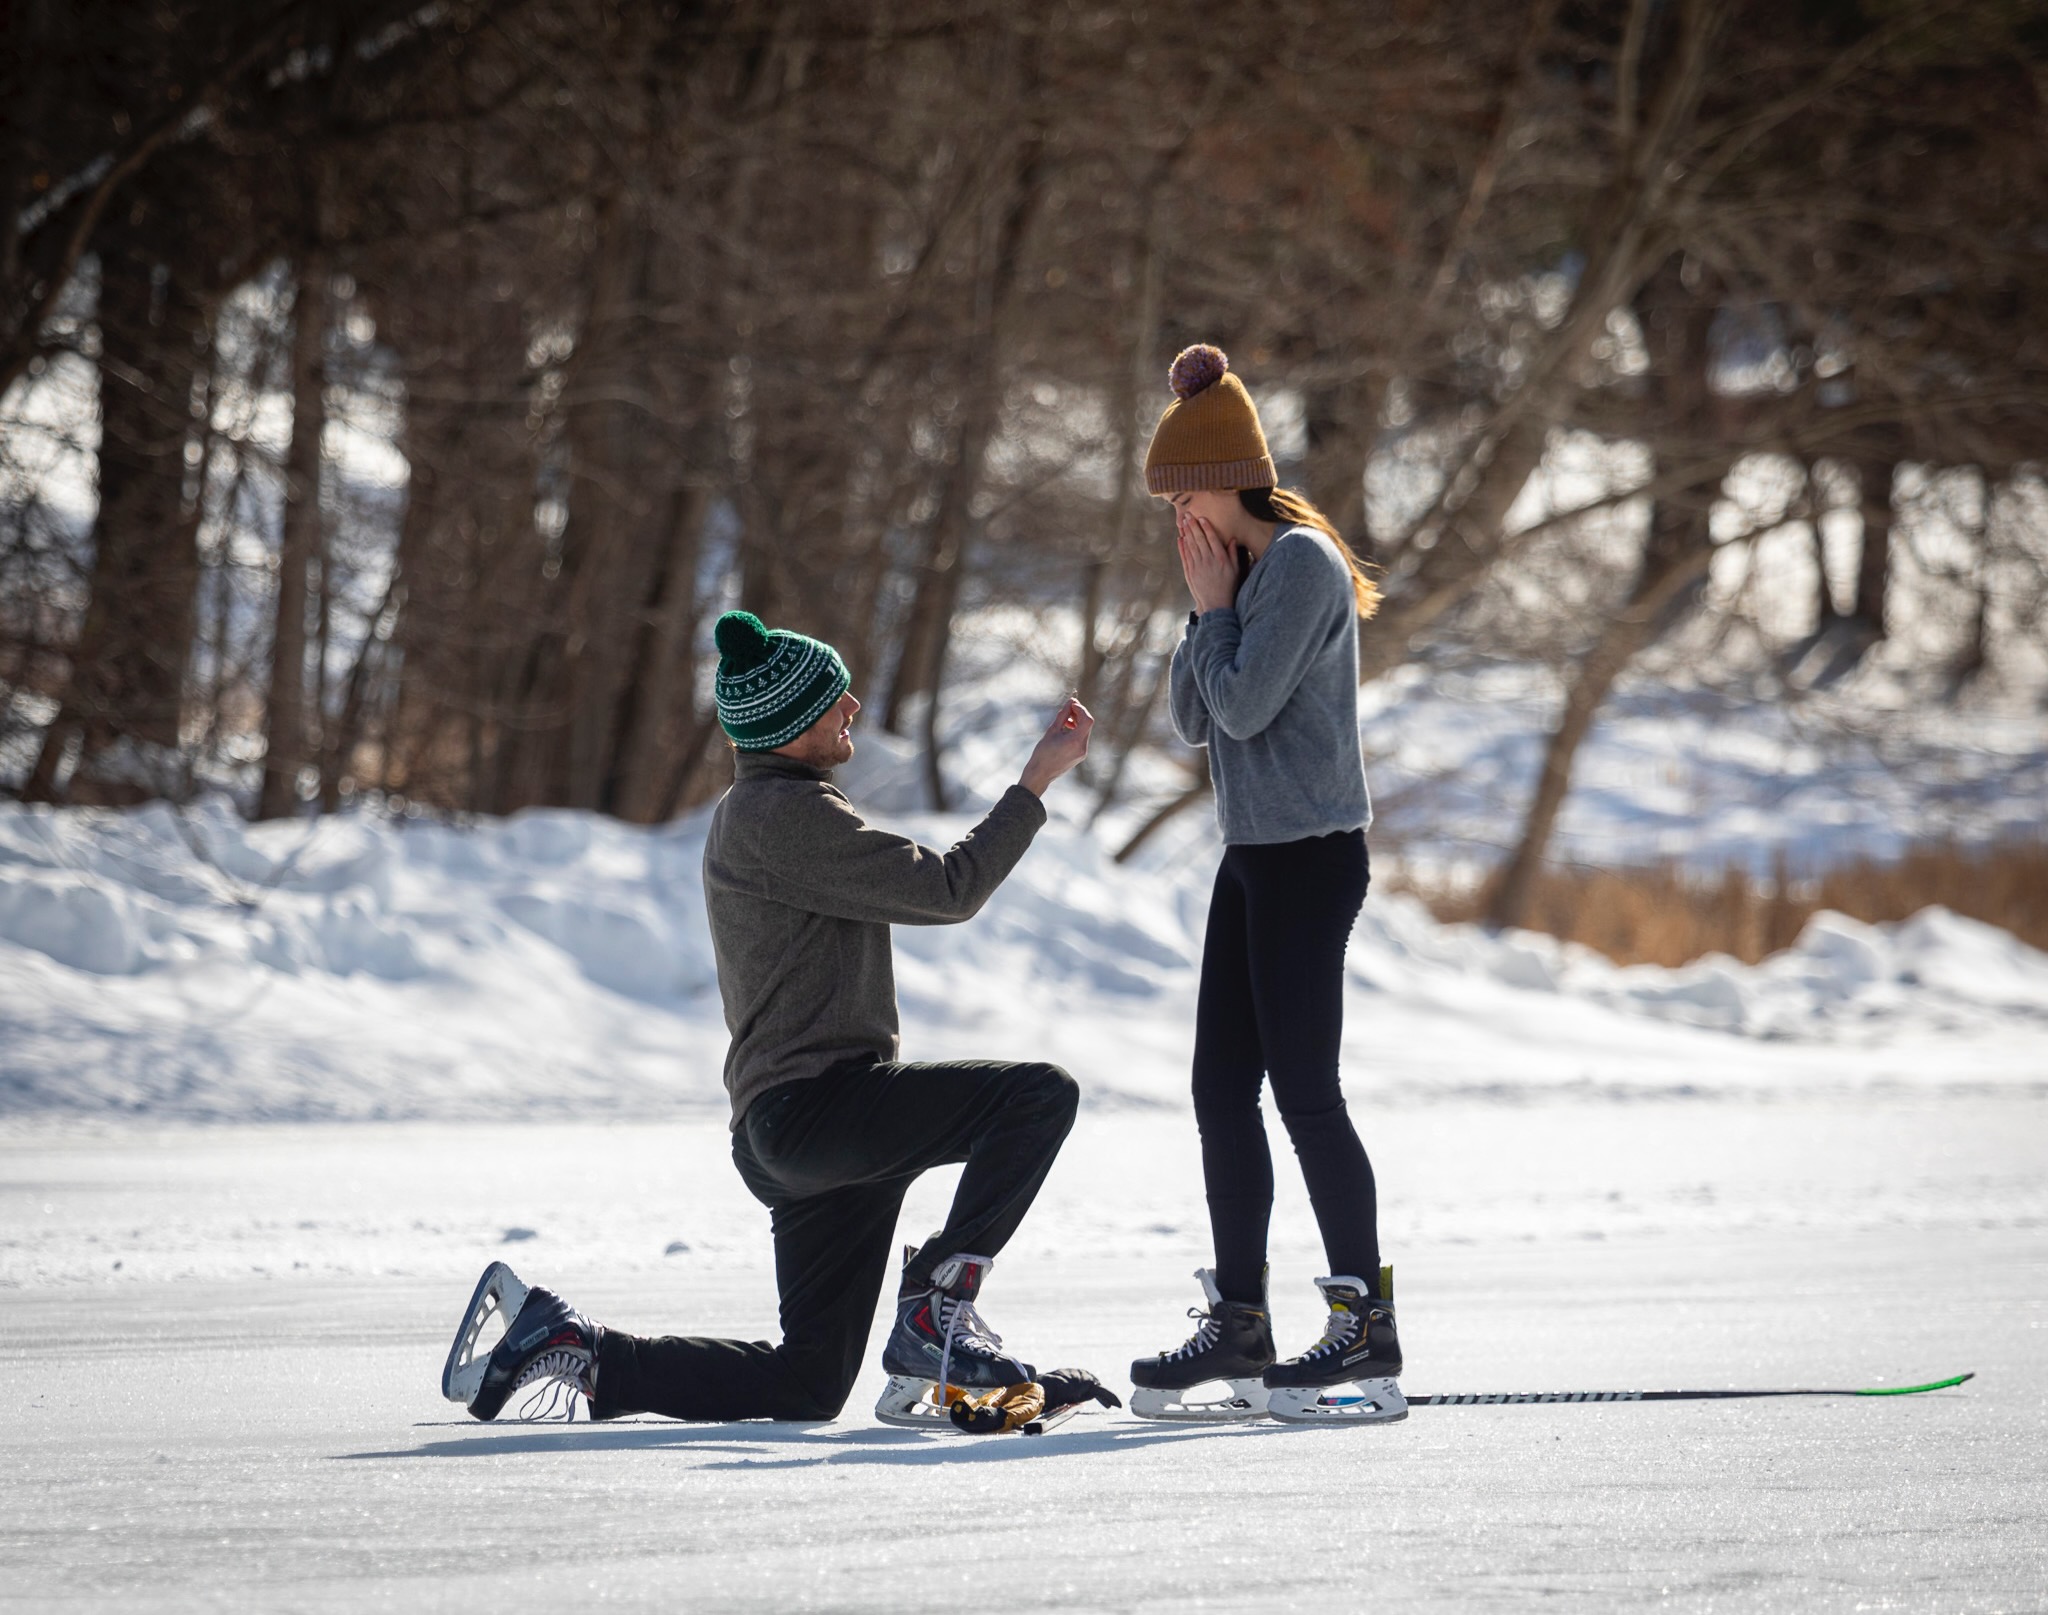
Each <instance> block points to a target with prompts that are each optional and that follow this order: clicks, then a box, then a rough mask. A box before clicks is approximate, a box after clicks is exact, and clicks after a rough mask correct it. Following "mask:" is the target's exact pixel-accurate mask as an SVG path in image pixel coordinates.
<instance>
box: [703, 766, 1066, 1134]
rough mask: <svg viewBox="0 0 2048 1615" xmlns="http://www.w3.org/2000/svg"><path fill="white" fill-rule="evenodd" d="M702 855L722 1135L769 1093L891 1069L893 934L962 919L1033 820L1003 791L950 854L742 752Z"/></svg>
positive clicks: (827, 786) (1030, 802)
mask: <svg viewBox="0 0 2048 1615" xmlns="http://www.w3.org/2000/svg"><path fill="white" fill-rule="evenodd" d="M734 773H735V778H734V780H733V783H732V789H731V790H729V791H727V792H726V793H725V796H724V797H723V799H721V800H720V802H719V804H718V807H717V809H716V810H715V811H714V812H713V813H712V815H711V832H710V835H709V836H708V838H707V839H706V840H705V843H704V906H705V909H706V911H707V912H708V914H709V916H710V920H711V949H712V953H713V955H714V957H715V958H716V960H717V964H718V993H719V996H720V997H721V998H722V999H723V1000H724V1001H725V1025H726V1029H727V1030H728V1031H729V1032H731V1034H732V1047H731V1049H730V1050H729V1051H728V1052H727V1054H726V1057H725V1089H726V1092H727V1093H729V1094H730V1095H731V1096H732V1124H733V1126H734V1127H735V1128H737V1127H738V1126H739V1123H740V1118H741V1117H742V1116H744V1115H745V1114H746V1111H747V1106H748V1105H750V1104H752V1103H753V1102H754V1100H756V1099H758V1098H759V1097H760V1096H761V1095H762V1094H764V1093H766V1092H767V1091H768V1090H769V1089H770V1088H775V1087H780V1086H781V1085H782V1084H783V1083H785V1082H795V1081H798V1080H799V1079H801V1078H804V1077H815V1076H817V1075H818V1074H819V1073H820V1072H822V1071H824V1070H825V1069H826V1068H827V1067H828V1066H831V1065H833V1064H835V1063H837V1062H838V1061H841V1060H845V1059H850V1058H852V1057H853V1056H855V1055H862V1054H866V1055H872V1056H874V1057H875V1058H876V1059H879V1060H893V1059H895V1058H896V1048H897V1022H896V971H895V962H894V959H893V957H892V955H891V952H890V947H889V927H890V926H891V925H892V924H893V925H950V924H954V923H956V922H958V921H960V920H964V919H968V918H970V917H971V916H972V915H974V914H975V913H977V912H978V911H979V910H980V908H981V905H982V904H983V903H985V902H987V901H988V898H989V894H990V893H991V892H993V891H994V890H995V889H996V887H998V886H1000V885H1001V884H1002V882H1003V877H1004V876H1006V875H1008V874H1009V872H1010V871H1011V870H1012V869H1014V868H1015V867H1016V865H1017V860H1018V859H1020V858H1022V857H1023V856H1024V851H1025V849H1026V848H1027V847H1029V846H1030V845H1031V838H1032V837H1033V836H1035V835H1037V834H1038V829H1039V826H1040V825H1042V824H1044V823H1045V807H1044V805H1043V804H1042V803H1041V802H1040V801H1039V800H1038V798H1037V797H1035V796H1033V795H1032V794H1031V792H1029V791H1027V790H1025V789H1024V787H1023V786H1021V785H1013V786H1011V787H1010V789H1009V790H1008V791H1006V792H1005V793H1004V794H1003V797H1002V799H1001V800H1000V801H999V802H997V803H996V805H995V806H994V807H992V808H990V809H989V811H988V816H987V817H986V818H984V819H983V820H982V821H981V823H979V824H978V825H976V826H975V827H974V829H973V830H971V831H970V832H969V833H968V834H967V835H966V836H965V837H963V838H962V840H961V841H960V843H959V845H957V846H955V847H954V848H953V849H952V850H951V851H950V852H944V853H941V852H935V851H934V850H933V849H931V848H930V847H922V846H919V845H918V844H917V843H916V842H915V841H912V840H910V839H908V838H907V837H905V836H899V835H892V834H890V833H889V832H888V831H886V830H877V829H876V828H874V827H873V826H872V825H869V824H867V823H865V822H863V821H862V819H861V816H860V814H859V813H857V812H855V811H854V806H853V804H852V803H851V802H849V801H848V800H847V799H846V796H845V793H843V792H842V791H840V790H839V788H838V787H837V786H835V785H834V784H833V783H832V775H831V773H830V772H829V771H828V770H825V769H818V768H812V767H810V766H808V765H807V764H804V763H800V762H797V761H796V760H795V759H793V758H789V757H782V756H778V755H776V754H775V753H774V752H740V753H739V754H738V757H737V762H736V764H735V769H734Z"/></svg>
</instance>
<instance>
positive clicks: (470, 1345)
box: [441, 1262, 526, 1407]
mask: <svg viewBox="0 0 2048 1615" xmlns="http://www.w3.org/2000/svg"><path fill="white" fill-rule="evenodd" d="M525 1305H526V1286H525V1285H524V1284H522V1283H521V1282H520V1281H519V1275H518V1274H517V1273H514V1272H513V1271H512V1269H511V1268H509V1267H507V1266H506V1265H505V1264H504V1263H503V1262H493V1263H491V1265H490V1266H489V1267H487V1268H485V1269H484V1276H483V1277H482V1278H480V1279H478V1280H477V1281H476V1294H474V1295H472V1296H471V1297H470V1298H469V1310H468V1311H467V1312H465V1313H464V1314H463V1315H462V1322H461V1323H460V1324H459V1325H458V1326H457V1327H456V1330H455V1343H454V1344H453V1345H452V1346H450V1347H449V1348H448V1362H447V1365H446V1366H445V1367H444V1368H442V1370H441V1394H442V1395H443V1396H445V1397H447V1398H448V1400H449V1401H451V1402H460V1403H462V1404H463V1405H464V1406H465V1407H466V1406H468V1405H469V1404H470V1403H471V1402H474V1401H475V1400H476V1393H477V1391H478V1390H479V1389H480V1388H481V1387H482V1385H483V1382H484V1369H485V1368H486V1367H487V1366H489V1362H490V1356H491V1348H490V1346H485V1347H483V1349H482V1350H478V1347H477V1342H478V1340H479V1338H480V1337H481V1336H482V1335H483V1332H484V1326H485V1325H486V1324H488V1323H489V1322H490V1321H491V1319H493V1318H496V1319H497V1320H498V1328H497V1334H498V1335H502V1334H504V1332H505V1331H506V1329H508V1328H509V1327H511V1323H512V1320H513V1319H514V1318H516V1317H518V1316H519V1309H520V1308H521V1307H523V1306H525ZM492 1344H493V1345H495V1344H496V1339H495V1337H494V1338H493V1341H492Z"/></svg>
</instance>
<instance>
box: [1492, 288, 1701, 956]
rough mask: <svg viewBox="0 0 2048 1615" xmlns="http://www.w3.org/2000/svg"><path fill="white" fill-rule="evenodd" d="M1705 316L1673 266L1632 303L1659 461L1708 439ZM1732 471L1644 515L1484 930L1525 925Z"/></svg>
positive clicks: (1694, 564) (1694, 575)
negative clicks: (1632, 669) (1562, 818)
mask: <svg viewBox="0 0 2048 1615" xmlns="http://www.w3.org/2000/svg"><path fill="white" fill-rule="evenodd" d="M1714 312H1715V300H1714V298H1713V297H1712V296H1711V295H1705V294H1704V293H1703V289H1695V288H1689V287H1688V286H1687V285H1686V284H1685V280H1684V276H1683V274H1682V273H1681V264H1680V261H1679V260H1678V259H1677V258H1670V259H1667V260H1666V261H1665V263H1664V264H1663V265H1662V266H1660V269H1659V272H1658V273H1657V275H1656V276H1655V277H1653V278H1652V279H1651V280H1650V281H1649V282H1648V283H1647V284H1646V285H1645V286H1644V287H1643V288H1642V290H1641V291H1640V293H1639V294H1638V296H1637V298H1636V307H1635V313H1636V318H1637V321H1638V324H1639V325H1640V327H1641V329H1642V332H1643V336H1644V344H1645V346H1646V348H1647V349H1648V350H1649V353H1650V358H1651V364H1652V388H1653V399H1654V403H1655V405H1656V406H1657V407H1656V412H1655V416H1654V418H1653V429H1654V430H1655V431H1656V432H1658V433H1659V434H1661V436H1662V437H1663V439H1664V441H1665V442H1666V443H1667V444H1672V445H1675V446H1676V447H1675V449H1673V450H1672V451H1670V452H1669V453H1668V454H1667V457H1675V456H1676V455H1677V454H1683V453H1686V452H1689V451H1691V450H1692V449H1693V446H1694V445H1696V444H1699V443H1701V442H1703V441H1708V442H1710V441H1717V440H1718V434H1716V433H1715V432H1714V430H1713V425H1714V421H1713V414H1714V396H1713V392H1712V389H1711V387H1710V386H1709V381H1708V370H1709V367H1710V365H1711V363H1712V356H1711V353H1710V351H1709V346H1708V338H1709V333H1710V331H1711V329H1712V326H1713V319H1714ZM1653 441H1655V438H1653ZM1732 463H1733V455H1732V451H1724V452H1723V453H1722V454H1721V455H1720V456H1719V457H1718V458H1717V460H1716V462H1715V463H1714V464H1713V465H1712V467H1711V468H1710V469H1709V470H1707V471H1706V472H1705V473H1703V474H1702V476H1701V477H1700V478H1699V479H1698V480H1697V481H1695V482H1694V483H1693V484H1692V486H1691V487H1689V488H1683V489H1679V490H1676V491H1675V492H1673V493H1672V494H1669V495H1667V496H1665V497H1663V498H1660V499H1658V500H1657V501H1656V503H1655V504H1654V505H1653V506H1652V507H1651V511H1650V523H1649V531H1648V532H1647V533H1646V534H1645V535H1644V539H1643V556H1642V560H1641V562H1640V563H1639V565H1638V567H1637V570H1636V576H1635V581H1634V583H1633V584H1632V585H1631V587H1630V589H1629V594H1628V601H1627V604H1626V605H1624V606H1623V607H1622V609H1621V610H1619V611H1617V612H1616V613H1615V614H1614V615H1613V616H1612V617H1610V618H1608V619H1607V621H1606V622H1605V623H1604V624H1603V625H1602V627H1601V628H1600V630H1599V632H1598V633H1597V634H1596V636H1595V637H1594V640H1593V644H1592V646H1591V648H1590V649H1589V650H1588V651H1587V652H1586V654H1585V655H1584V656H1583V657H1582V658H1581V659H1580V662H1579V665H1578V668H1577V670H1576V672H1575V673H1574V675H1573V677H1572V681H1571V686H1570V688H1569V689H1568V690H1567V692H1566V695H1565V706H1564V714H1563V716H1562V717H1561V718H1560V720H1559V722H1558V726H1557V728H1556V730H1555V731H1554V732H1553V733H1552V734H1551V736H1550V739H1549V742H1548V743H1547V744H1546V746H1545V747H1544V753H1543V766H1542V769H1541V771H1540V772H1539V773H1538V775H1537V780H1536V790H1535V794H1534V796H1533V798H1532V799H1531V801H1530V804H1529V808H1528V812H1527V814H1526V816H1525V817H1524V819H1523V822H1522V834H1521V838H1520V840H1519V841H1518V842H1517V843H1516V845H1515V850H1514V851H1513V853H1512V854H1510V855H1509V858H1508V860H1507V863H1506V864H1505V865H1504V866H1503V868H1502V870H1501V872H1500V874H1499V876H1498V877H1497V878H1496V879H1495V881H1494V883H1493V886H1492V889H1491V891H1490V892H1489V894H1488V897H1487V904H1486V920H1487V923H1488V924H1490V925H1496V926H1508V925H1519V924H1521V923H1522V922H1523V920H1524V919H1525V917H1526V916H1527V913H1528V908H1529V898H1530V894H1531V891H1532V889H1533V887H1534V884H1535V879H1536V873H1537V871H1538V870H1539V869H1540V868H1541V867H1542V863H1543V856H1544V853H1545V851H1546V850H1547V849H1548V847H1549V845H1550V837H1551V832H1552V831H1553V830H1554V829H1555V828H1556V825H1557V817H1558V813H1559V811H1560V810H1561V809H1562V808H1563V806H1564V801H1565V797H1566V795H1567V794H1568V793H1569V792H1570V790H1571V777H1572V765H1573V764H1574V762H1575V761H1576V760H1577V757H1578V751H1579V747H1580V745H1581V744H1583V743H1584V741H1585V739H1586V736H1587V735H1588V734H1589V733H1591V731H1592V728H1593V720H1594V718H1595V717H1596V716H1597V715H1598V714H1599V711H1600V708H1601V706H1602V705H1603V704H1604V703H1605V702H1606V700H1607V697H1608V694H1609V692H1611V691H1612V690H1613V688H1614V684H1615V681H1616V680H1617V679H1618V678H1620V677H1621V675H1622V673H1623V672H1624V671H1625V670H1626V669H1627V668H1628V665H1629V663H1631V662H1632V661H1634V660H1635V658H1636V657H1637V656H1638V655H1639V654H1640V653H1641V652H1642V651H1643V650H1644V648H1645V647H1647V646H1648V645H1649V644H1651V643H1652V642H1653V641H1654V640H1655V639H1656V638H1657V637H1658V636H1659V635H1660V634H1662V633H1663V632H1664V631H1665V630H1666V629H1668V628H1669V627H1670V626H1671V625H1672V623H1674V622H1675V621H1676V620H1677V619H1678V617H1679V616H1680V615H1681V614H1682V609H1681V608H1682V607H1683V605H1684V603H1685V601H1686V600H1687V599H1688V598H1689V596H1690V593H1691V591H1692V589H1693V587H1694V585H1696V584H1697V583H1699V582H1700V580H1701V579H1703V578H1704V577H1705V576H1706V573H1707V567H1708V565H1709V563H1710V562H1711V561H1712V559H1713V553H1714V541H1713V534H1712V531H1711V528H1710V524H1709V517H1710V515H1711V514H1712V510H1713V503H1714V497H1715V494H1716V493H1717V492H1718V490H1719V488H1720V486H1721V483H1722V480H1723V479H1724V478H1725V477H1726V475H1727V472H1728V468H1729V466H1730V465H1731V464H1732Z"/></svg>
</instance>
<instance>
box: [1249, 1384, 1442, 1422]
mask: <svg viewBox="0 0 2048 1615" xmlns="http://www.w3.org/2000/svg"><path fill="white" fill-rule="evenodd" d="M1269 1394H1270V1400H1269V1401H1268V1402H1267V1404H1266V1411H1267V1412H1269V1413H1271V1414H1272V1415H1273V1417H1274V1418H1276V1419H1278V1420H1280V1422H1281V1423H1283V1424H1393V1423H1395V1422H1396V1421H1397V1420H1400V1419H1405V1418H1407V1417H1408V1398H1407V1397H1405V1396H1403V1395H1402V1394H1401V1384H1400V1381H1398V1380H1391V1379H1362V1380H1355V1381H1353V1382H1352V1383H1351V1384H1350V1385H1321V1386H1317V1385H1291V1386H1281V1387H1278V1388H1276V1389H1275V1390H1273V1391H1272V1392H1271V1393H1269Z"/></svg>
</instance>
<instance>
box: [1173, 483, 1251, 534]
mask: <svg viewBox="0 0 2048 1615" xmlns="http://www.w3.org/2000/svg"><path fill="white" fill-rule="evenodd" d="M1167 503H1169V504H1170V505H1172V506H1173V524H1174V528H1175V530H1176V531H1183V532H1184V531H1186V529H1187V524H1188V521H1189V519H1190V518H1192V517H1195V516H1199V517H1201V518H1202V520H1203V521H1205V522H1207V523H1208V524H1209V526H1210V528H1211V530H1212V531H1214V532H1217V533H1227V532H1230V531H1232V530H1233V529H1234V528H1235V527H1236V526H1237V519H1238V517H1239V516H1241V515H1242V514H1243V513H1244V506H1242V505H1241V504H1239V503H1238V501H1237V491H1236V490H1235V489H1234V488H1202V489H1198V490H1197V491H1196V492H1194V493H1176V494H1169V495H1167Z"/></svg>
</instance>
